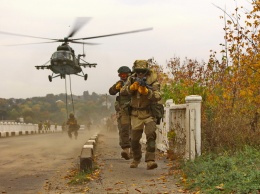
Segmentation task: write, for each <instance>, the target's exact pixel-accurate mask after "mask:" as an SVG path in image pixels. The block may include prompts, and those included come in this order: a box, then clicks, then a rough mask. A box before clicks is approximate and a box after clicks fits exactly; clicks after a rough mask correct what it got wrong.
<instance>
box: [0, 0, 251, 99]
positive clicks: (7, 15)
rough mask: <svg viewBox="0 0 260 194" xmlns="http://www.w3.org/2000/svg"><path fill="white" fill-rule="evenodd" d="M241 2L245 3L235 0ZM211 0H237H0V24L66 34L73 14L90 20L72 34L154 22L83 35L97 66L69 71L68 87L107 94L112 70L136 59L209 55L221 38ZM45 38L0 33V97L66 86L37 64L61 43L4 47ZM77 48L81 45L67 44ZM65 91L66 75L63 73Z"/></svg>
mask: <svg viewBox="0 0 260 194" xmlns="http://www.w3.org/2000/svg"><path fill="white" fill-rule="evenodd" d="M237 1H238V4H242V3H243V4H245V3H248V2H247V1H246V0H237ZM213 4H215V5H217V6H219V7H222V8H226V10H227V12H228V13H231V12H233V10H234V8H235V5H236V1H234V0H95V1H93V0H75V1H71V0H55V1H53V0H0V5H1V6H0V13H1V14H0V31H7V32H12V33H19V34H26V35H31V36H38V37H46V38H57V39H61V38H64V37H66V36H67V35H68V34H69V32H70V30H71V29H72V27H73V24H74V21H75V19H76V17H91V18H92V19H91V21H90V22H89V23H88V24H87V25H85V26H84V27H83V28H81V30H80V31H79V32H78V33H77V34H76V35H75V36H73V38H82V37H88V36H97V35H103V34H110V33H117V32H124V31H131V30H136V29H142V28H147V27H153V30H152V31H146V32H141V33H135V34H128V35H120V36H113V37H106V38H99V39H92V40H89V41H88V42H93V43H99V45H95V46H85V54H86V57H85V58H84V60H85V61H87V62H90V63H97V64H98V65H97V67H96V68H83V71H84V72H85V73H87V74H88V80H87V81H84V80H83V78H82V77H78V76H74V75H72V76H71V87H72V93H73V94H75V95H82V94H83V92H84V91H89V92H90V93H92V92H96V93H98V94H105V93H108V89H109V87H110V86H111V85H112V84H114V82H116V81H117V80H118V76H117V69H118V68H119V67H120V66H122V65H126V66H129V67H130V68H131V67H132V64H133V62H134V61H135V60H136V59H149V58H152V57H153V58H154V59H155V60H156V61H157V62H158V63H159V65H165V64H166V62H167V61H169V60H170V59H171V58H173V57H180V58H181V59H184V58H185V57H188V58H192V59H197V60H199V61H202V60H204V61H207V59H208V57H209V50H211V49H213V50H216V51H219V50H220V49H221V47H220V46H219V43H223V35H224V32H223V20H221V19H220V17H219V16H221V15H222V14H223V13H222V11H221V10H220V9H218V8H216V7H215V6H214V5H213ZM42 41H44V40H41V39H34V38H27V37H16V36H8V35H4V34H0V67H1V82H0V90H1V93H0V98H30V97H37V96H45V95H46V94H55V95H56V94H60V93H65V80H64V79H60V78H55V79H53V81H52V82H49V81H48V75H51V73H52V72H51V71H50V70H36V68H35V67H34V66H36V65H43V64H44V63H46V62H47V61H48V60H49V59H50V57H51V55H52V53H53V52H54V51H55V50H56V48H57V46H58V45H59V43H50V44H34V45H23V46H11V47H10V46H8V47H7V46H2V45H6V44H23V43H32V42H42ZM70 45H71V47H72V48H74V50H75V52H76V54H80V53H82V50H83V49H82V45H76V44H70ZM67 88H68V93H70V89H69V79H67Z"/></svg>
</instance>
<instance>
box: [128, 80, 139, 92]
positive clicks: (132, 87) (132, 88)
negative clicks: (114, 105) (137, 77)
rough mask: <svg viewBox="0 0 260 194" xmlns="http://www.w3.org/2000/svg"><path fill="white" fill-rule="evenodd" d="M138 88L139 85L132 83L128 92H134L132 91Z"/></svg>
mask: <svg viewBox="0 0 260 194" xmlns="http://www.w3.org/2000/svg"><path fill="white" fill-rule="evenodd" d="M138 88H139V83H138V82H134V83H133V84H132V85H131V86H130V90H132V91H134V90H138Z"/></svg>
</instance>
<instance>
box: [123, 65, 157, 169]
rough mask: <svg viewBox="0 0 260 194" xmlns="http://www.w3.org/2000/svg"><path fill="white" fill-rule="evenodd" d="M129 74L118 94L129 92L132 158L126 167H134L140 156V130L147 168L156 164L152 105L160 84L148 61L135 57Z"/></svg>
mask: <svg viewBox="0 0 260 194" xmlns="http://www.w3.org/2000/svg"><path fill="white" fill-rule="evenodd" d="M133 72H134V73H133V74H132V76H130V77H129V78H128V80H127V83H126V84H125V86H124V87H123V88H122V89H121V91H120V94H121V95H123V94H130V95H131V103H130V105H131V126H132V136H131V147H132V151H133V161H132V163H131V164H130V168H137V167H138V165H139V163H140V161H141V158H142V151H141V144H140V139H141V138H142V134H143V132H144V133H145V135H146V153H145V162H146V163H147V169H148V170H150V169H154V168H157V163H156V162H155V149H156V144H155V143H156V132H155V131H156V118H155V116H153V114H152V108H151V107H152V105H153V104H154V103H157V102H158V101H159V100H160V99H161V94H160V84H159V82H158V81H157V73H156V72H154V71H153V70H152V69H149V67H148V61H146V60H136V61H135V62H134V65H133Z"/></svg>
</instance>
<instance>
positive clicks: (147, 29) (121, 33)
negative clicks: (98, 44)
mask: <svg viewBox="0 0 260 194" xmlns="http://www.w3.org/2000/svg"><path fill="white" fill-rule="evenodd" d="M149 30H153V28H144V29H139V30H133V31H128V32H120V33H114V34H106V35H100V36H92V37H86V38H76V39H71V40H87V39H94V38H103V37H108V36H117V35H123V34H132V33H137V32H144V31H149Z"/></svg>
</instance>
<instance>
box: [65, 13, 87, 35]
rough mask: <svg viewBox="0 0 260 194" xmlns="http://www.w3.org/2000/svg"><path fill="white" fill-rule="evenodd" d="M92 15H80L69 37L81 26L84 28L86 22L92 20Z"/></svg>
mask: <svg viewBox="0 0 260 194" xmlns="http://www.w3.org/2000/svg"><path fill="white" fill-rule="evenodd" d="M90 19H91V18H90V17H78V18H77V19H76V21H75V23H74V27H73V29H72V31H71V32H70V34H69V35H68V37H72V36H74V35H75V34H76V33H77V32H78V31H79V29H80V28H82V27H83V26H84V25H85V24H86V23H88V22H89V21H90Z"/></svg>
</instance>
